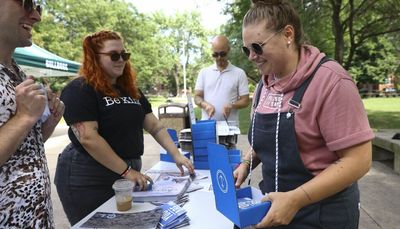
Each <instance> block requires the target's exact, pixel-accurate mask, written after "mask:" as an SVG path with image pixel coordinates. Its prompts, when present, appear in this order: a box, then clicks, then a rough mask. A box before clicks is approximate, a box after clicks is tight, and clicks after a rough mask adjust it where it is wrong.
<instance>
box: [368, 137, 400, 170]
mask: <svg viewBox="0 0 400 229" xmlns="http://www.w3.org/2000/svg"><path fill="white" fill-rule="evenodd" d="M396 133H400V130H379V131H377V132H375V138H374V139H373V140H372V145H373V160H393V169H394V171H395V172H396V173H398V174H400V139H392V138H393V136H394V135H395V134H396Z"/></svg>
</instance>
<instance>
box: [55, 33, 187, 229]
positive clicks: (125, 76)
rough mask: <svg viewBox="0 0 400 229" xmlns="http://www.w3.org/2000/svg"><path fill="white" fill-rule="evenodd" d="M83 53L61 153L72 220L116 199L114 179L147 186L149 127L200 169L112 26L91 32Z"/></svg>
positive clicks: (70, 92)
mask: <svg viewBox="0 0 400 229" xmlns="http://www.w3.org/2000/svg"><path fill="white" fill-rule="evenodd" d="M83 54H84V56H83V64H82V67H81V70H80V75H81V76H80V77H78V78H76V79H74V80H73V81H71V82H70V83H69V84H68V85H67V86H66V87H65V88H64V90H63V91H62V94H61V100H62V101H63V102H64V104H65V107H66V109H65V114H64V119H65V121H66V122H67V124H68V125H69V127H70V128H69V130H68V135H69V138H70V140H71V143H70V144H69V145H68V146H67V147H66V148H65V149H64V151H63V152H62V154H61V155H60V156H59V159H58V163H57V170H56V175H55V184H56V187H57V191H58V194H59V196H60V199H61V202H62V205H63V208H64V211H65V213H66V215H67V217H68V220H69V222H70V223H71V225H73V224H75V223H77V222H78V221H79V220H81V219H82V218H83V217H85V216H86V215H87V214H89V213H90V212H91V211H93V210H94V209H96V208H97V207H98V206H100V205H101V204H102V203H104V202H105V201H107V200H108V199H109V198H111V197H112V196H113V195H114V191H113V190H112V184H113V183H114V181H115V180H117V179H119V178H121V177H123V178H126V179H129V180H131V181H133V182H135V183H136V184H137V185H139V186H140V188H141V189H142V190H144V189H146V188H147V181H148V180H150V178H149V177H148V176H146V175H144V174H142V173H140V169H141V167H142V161H141V156H142V155H143V148H144V146H143V129H145V130H146V131H147V132H149V133H150V134H151V135H152V136H153V137H154V138H155V140H156V141H157V142H158V143H159V144H160V145H161V146H162V147H163V148H165V149H166V150H167V151H168V152H171V154H172V157H173V158H174V159H175V162H176V165H177V166H178V168H179V169H180V170H181V171H182V172H183V168H182V166H185V167H186V168H187V169H188V170H189V172H190V173H193V169H194V168H193V165H192V163H191V161H190V160H189V159H187V158H186V157H184V156H182V155H181V154H180V153H179V151H178V149H177V148H176V146H175V144H174V143H173V141H172V140H171V138H170V136H169V134H168V132H167V131H166V129H165V128H164V127H163V126H162V125H161V123H160V122H159V120H158V119H157V118H156V117H155V116H154V114H153V113H152V110H151V105H150V103H149V101H148V100H147V99H146V97H145V96H144V95H143V93H142V92H141V91H140V90H139V89H138V87H137V85H136V81H135V79H136V74H135V72H134V71H133V69H132V67H131V64H130V62H129V57H130V53H128V52H127V51H126V50H125V47H124V44H123V40H122V38H121V37H120V36H119V35H118V34H117V33H116V32H112V31H100V32H97V33H94V34H92V35H89V36H87V37H86V38H85V39H84V41H83Z"/></svg>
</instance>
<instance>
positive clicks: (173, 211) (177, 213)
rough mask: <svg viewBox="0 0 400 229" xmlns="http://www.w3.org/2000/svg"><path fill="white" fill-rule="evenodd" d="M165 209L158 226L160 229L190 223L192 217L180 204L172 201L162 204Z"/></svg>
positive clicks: (169, 228) (168, 228)
mask: <svg viewBox="0 0 400 229" xmlns="http://www.w3.org/2000/svg"><path fill="white" fill-rule="evenodd" d="M160 208H161V209H163V214H162V216H161V219H160V222H159V224H158V228H160V229H173V228H180V227H183V226H187V225H189V224H190V219H189V217H188V216H187V215H186V210H185V209H183V208H181V207H180V206H179V205H177V204H175V203H174V202H172V201H170V202H168V203H166V204H163V205H161V206H160Z"/></svg>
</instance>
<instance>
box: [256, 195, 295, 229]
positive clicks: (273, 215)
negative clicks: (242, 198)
mask: <svg viewBox="0 0 400 229" xmlns="http://www.w3.org/2000/svg"><path fill="white" fill-rule="evenodd" d="M296 195H297V193H295V191H289V192H270V193H268V194H267V195H266V196H265V197H264V198H263V199H262V201H263V202H265V201H271V203H272V204H271V208H270V209H269V211H268V213H267V215H266V216H265V217H264V218H263V219H262V221H261V222H260V223H259V224H257V225H256V228H266V227H273V226H279V225H288V224H289V223H290V222H291V221H292V220H293V218H294V216H295V215H296V213H297V212H298V211H299V210H300V208H301V206H300V204H299V202H298V200H297V197H296Z"/></svg>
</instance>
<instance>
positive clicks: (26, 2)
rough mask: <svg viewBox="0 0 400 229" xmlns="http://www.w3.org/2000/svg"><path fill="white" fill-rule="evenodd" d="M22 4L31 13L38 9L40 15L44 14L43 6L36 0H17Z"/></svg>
mask: <svg viewBox="0 0 400 229" xmlns="http://www.w3.org/2000/svg"><path fill="white" fill-rule="evenodd" d="M17 1H18V2H19V3H20V4H21V6H23V7H24V9H25V11H26V12H28V13H29V14H30V13H32V11H33V10H36V11H37V12H38V13H39V15H42V11H43V7H42V6H41V5H39V4H38V3H37V1H35V0H17Z"/></svg>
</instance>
